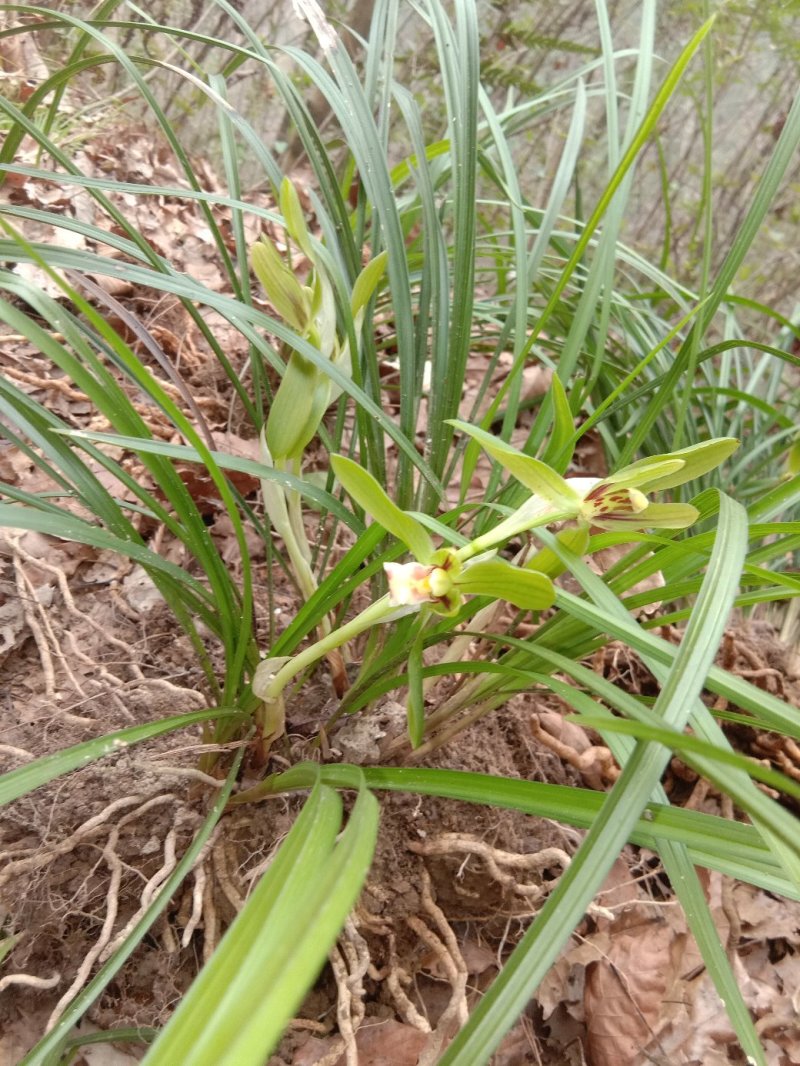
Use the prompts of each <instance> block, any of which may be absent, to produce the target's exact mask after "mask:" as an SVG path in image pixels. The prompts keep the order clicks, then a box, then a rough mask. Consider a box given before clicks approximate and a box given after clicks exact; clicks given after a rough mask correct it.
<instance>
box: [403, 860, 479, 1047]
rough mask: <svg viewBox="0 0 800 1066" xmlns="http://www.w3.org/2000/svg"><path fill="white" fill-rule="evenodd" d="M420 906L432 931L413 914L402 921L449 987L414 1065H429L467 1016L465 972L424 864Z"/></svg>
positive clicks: (450, 929) (451, 931)
mask: <svg viewBox="0 0 800 1066" xmlns="http://www.w3.org/2000/svg"><path fill="white" fill-rule="evenodd" d="M422 905H423V907H424V908H425V911H426V912H427V914H428V915H429V916H430V918H431V919H432V920H433V924H434V925H435V927H436V932H434V931H433V930H432V929H430V928H429V927H428V926H427V925H426V924H425V923H424V922H423V921H422V920H421V919H420V918H417V917H416V916H413V915H410V916H409V917H407V918H406V922H407V923H408V925H409V926H410V928H411V929H413V930H414V932H415V933H416V934H417V935H418V936H419V937H420V939H421V940H423V941H424V942H425V943H426V944H427V945H428V947H429V948H430V949H431V951H432V952H433V953H434V955H435V957H436V959H437V961H438V962H439V963H440V965H441V967H442V970H443V972H444V973H445V975H446V977H447V980H448V981H449V982H450V986H451V988H452V994H451V996H450V1002H449V1003H448V1004H447V1006H446V1007H445V1009H444V1010H443V1011H442V1014H441V1017H440V1018H439V1022H438V1024H437V1026H436V1028H435V1029H434V1031H433V1033H432V1035H431V1040H430V1043H429V1044H428V1046H427V1047H426V1048H425V1050H424V1051H423V1052H422V1054H421V1055H420V1057H419V1060H418V1066H433V1064H434V1063H436V1062H437V1061H438V1059H439V1053H440V1051H441V1049H442V1047H443V1045H444V1042H445V1040H447V1039H448V1037H450V1036H451V1035H452V1032H453V1030H454V1028H455V1027H456V1026H461V1025H464V1024H465V1023H466V1021H467V1018H468V1017H469V1006H468V1004H467V977H468V971H467V964H466V963H465V962H464V958H463V956H462V954H461V951H460V950H459V947H458V941H457V940H456V936H455V933H454V932H453V930H452V928H451V926H450V924H449V922H448V921H447V918H446V917H445V916H444V913H443V912H442V910H441V909H440V907H439V906H438V905H437V904H436V901H435V900H434V898H433V896H432V894H431V879H430V875H429V874H428V871H427V870H426V869H425V867H424V866H423V867H422Z"/></svg>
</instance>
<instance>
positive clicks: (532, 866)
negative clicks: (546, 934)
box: [408, 833, 571, 901]
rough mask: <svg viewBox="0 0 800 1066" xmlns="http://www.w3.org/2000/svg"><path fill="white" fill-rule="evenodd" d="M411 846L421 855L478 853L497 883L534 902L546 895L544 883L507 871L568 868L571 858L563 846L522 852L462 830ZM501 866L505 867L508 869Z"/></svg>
mask: <svg viewBox="0 0 800 1066" xmlns="http://www.w3.org/2000/svg"><path fill="white" fill-rule="evenodd" d="M408 847H409V850H411V851H414V852H416V853H417V854H418V855H461V854H463V853H465V852H466V853H467V854H468V855H477V856H478V857H479V858H480V859H481V860H482V861H483V862H484V864H485V865H486V869H487V871H488V872H489V874H490V875H491V877H492V878H493V879H494V880H495V881H496V882H497V883H498V884H500V885H503V887H504V888H510V889H511V890H512V891H513V892H516V893H517V894H518V895H520V896H524V897H525V898H526V899H528V900H532V901H536V900H538V899H540V898H541V897H542V896H543V895H544V894H545V889H544V888H543V887H542V885H541V884H540V883H537V884H521V883H520V882H519V881H518V880H517V878H516V876H515V875H514V874H512V873H508V872H506V870H523V871H525V872H529V871H531V872H534V873H541V872H542V871H543V870H548V869H550V868H551V867H553V866H559V867H560V868H561V869H562V870H566V868H567V867H568V866H569V864H570V861H571V860H570V857H569V855H568V854H567V853H566V852H565V851H562V849H561V848H542V850H541V851H537V852H533V853H532V854H530V855H519V854H517V853H516V852H510V851H501V850H500V849H499V848H493V847H492V846H491V845H490V844H487V843H486V841H484V840H478V839H477V838H476V837H472V836H469V835H467V834H463V833H443V834H442V835H441V836H438V837H433V838H431V839H430V840H426V841H423V842H418V841H411V842H410V843H409V845H408ZM502 867H506V870H503V869H502Z"/></svg>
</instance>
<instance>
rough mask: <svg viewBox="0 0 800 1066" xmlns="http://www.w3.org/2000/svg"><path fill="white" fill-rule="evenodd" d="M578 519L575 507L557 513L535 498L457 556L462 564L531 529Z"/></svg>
mask: <svg viewBox="0 0 800 1066" xmlns="http://www.w3.org/2000/svg"><path fill="white" fill-rule="evenodd" d="M533 501H535V502H533ZM575 517H576V509H575V508H574V507H573V508H571V509H567V510H565V511H557V510H555V508H554V507H553V505H552V504H551V503H548V502H547V500H543V499H542V498H541V497H537V496H533V497H531V499H530V500H528V501H527V502H526V503H524V504H523V505H522V507H520V508H518V509H517V510H516V511H514V513H513V514H511V515H509V516H508V518H506V519H504V520H503V521H502V522H501V523H500V525H499V526H495V527H494V529H490V530H489V531H488V533H484V534H483V536H481V537H476V538H475V540H471V541H470V542H469V544H465V545H464V547H463V548H459V549H458V551H457V552H456V555H457V556H458V558H459V559H460V560H461V562H462V563H463V562H466V560H467V559H472V558H473V557H474V556H476V555H480V553H481V552H485V551H488V550H489V549H490V548H494V547H496V546H497V545H498V544H502V543H504V542H505V541H507V540H510V539H511V538H512V537H516V536H517V535H518V534H520V533H527V531H528V530H529V529H535V528H536V527H537V526H549V525H552V524H553V523H554V522H565V521H568V520H569V519H571V518H575Z"/></svg>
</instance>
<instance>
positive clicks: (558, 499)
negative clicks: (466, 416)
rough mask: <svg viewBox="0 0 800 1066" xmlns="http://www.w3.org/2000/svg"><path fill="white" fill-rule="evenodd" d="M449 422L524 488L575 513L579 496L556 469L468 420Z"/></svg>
mask: <svg viewBox="0 0 800 1066" xmlns="http://www.w3.org/2000/svg"><path fill="white" fill-rule="evenodd" d="M448 422H449V423H450V425H451V426H455V427H456V429H460V430H461V432H462V433H466V434H467V435H468V436H470V437H472V438H473V440H476V441H477V442H478V444H480V446H481V447H482V448H483V449H484V450H485V451H486V452H488V453H489V455H491V457H492V458H493V459H496V460H497V462H498V463H500V465H501V466H502V467H504V468H505V469H506V470H508V472H509V473H510V474H512V475H513V476H514V477H515V478H516V479H517V481H519V482H521V483H522V484H523V485H524V486H525V488H527V489H530V491H531V492H533V493H535V494H536V495H537V496H541V497H542V498H543V499H545V500H547V501H548V502H549V503H552V504H554V505H555V506H556V507H557V508H558V509H559V510H560V511H574V512H575V513H576V514H577V512H578V510H579V508H580V503H581V498H580V496H579V495H578V493H577V492H575V490H574V489H572V488H570V486H569V485H568V484H567V483H566V481H565V480H564V478H563V477H561V475H560V474H557V473H556V472H555V470H551V468H550V467H549V466H547V465H546V464H545V463H543V462H541V461H540V460H539V459H534V458H533V456H531V455H524V454H523V453H522V452H520V451H518V450H517V449H516V448H512V447H511V445H510V444H506V443H505V441H502V440H498V438H497V437H493V436H492V434H491V433H487V432H486V431H485V430H483V429H479V428H478V427H477V426H471V425H470V424H469V423H468V422H462V421H461V420H460V419H457V418H452V419H448Z"/></svg>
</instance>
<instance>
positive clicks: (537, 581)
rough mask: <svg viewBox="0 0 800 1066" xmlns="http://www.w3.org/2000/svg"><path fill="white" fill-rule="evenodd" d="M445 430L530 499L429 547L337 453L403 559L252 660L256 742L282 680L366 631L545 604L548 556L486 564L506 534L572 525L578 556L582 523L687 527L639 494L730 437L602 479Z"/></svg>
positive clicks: (685, 507)
mask: <svg viewBox="0 0 800 1066" xmlns="http://www.w3.org/2000/svg"><path fill="white" fill-rule="evenodd" d="M452 424H453V425H455V426H456V427H457V428H458V429H460V430H462V431H463V432H464V433H466V434H468V435H469V436H470V437H472V438H473V439H474V440H476V441H477V442H478V443H480V444H481V446H482V447H483V448H484V449H485V450H486V451H487V452H488V453H489V455H490V456H492V458H494V459H496V460H497V462H499V463H500V464H501V465H502V466H503V467H504V468H505V469H506V470H507V471H508V472H509V473H510V474H512V475H513V476H514V477H515V478H516V479H517V480H518V481H520V482H521V483H522V484H523V485H524V486H525V487H526V488H527V489H529V490H530V491H531V493H532V495H531V496H530V498H529V499H528V500H526V501H525V503H523V504H522V506H521V507H519V508H517V509H516V510H515V511H514V512H513V513H512V514H511V515H509V516H508V517H507V518H505V519H503V520H502V521H501V522H499V523H498V524H497V525H496V526H495V527H494V528H493V529H491V530H489V531H488V532H487V533H484V534H482V535H481V536H479V537H476V538H475V539H473V540H471V541H468V542H467V543H466V544H464V545H462V546H460V547H457V548H454V547H450V546H446V547H440V548H437V547H436V546H435V545H434V542H433V540H432V539H431V536H430V534H429V533H428V531H427V529H426V528H425V526H424V525H423V524H422V523H421V522H420V521H419V519H418V518H416V517H415V516H414V515H413V514H411V513H410V512H408V511H403V510H401V509H400V508H399V507H398V506H397V505H396V504H395V503H394V502H393V501H392V500H391V499H390V498H389V496H387V494H386V493H385V492H384V490H383V488H382V487H381V486H380V484H379V483H378V482H377V481H376V480H375V478H374V477H373V476H372V475H371V474H370V473H369V472H368V471H367V470H365V469H364V468H363V467H361V466H360V465H359V464H358V463H355V462H353V460H351V459H347V458H345V457H344V456H341V455H335V456H332V458H331V464H332V466H333V470H334V472H335V474H336V476H337V478H338V479H339V482H340V483H341V485H342V486H343V487H344V488H345V489H346V490H347V492H348V493H349V494H350V496H351V497H352V498H353V499H354V500H355V502H356V503H358V504H359V505H360V506H361V507H363V508H364V510H365V511H366V512H367V513H368V514H370V515H371V516H372V517H373V518H374V520H375V521H376V522H378V523H379V525H381V526H383V528H384V529H385V530H386V531H387V532H388V533H390V534H392V535H393V536H394V537H396V538H397V539H398V540H400V541H401V542H402V543H403V544H405V546H406V547H407V548H408V550H409V552H410V554H411V556H412V558H411V559H410V560H409V561H408V562H403V563H397V562H391V563H384V570H385V573H386V578H387V581H388V585H389V591H388V593H387V594H386V595H384V596H382V597H381V598H380V599H378V600H376V601H375V602H374V603H372V604H370V605H369V606H368V607H367V608H366V609H365V610H363V611H362V612H361V613H360V614H359V615H357V616H356V617H355V618H354V619H352V621H350V622H347V623H345V624H344V625H342V626H340V627H339V628H338V629H336V630H335V631H333V632H330V633H328V634H326V635H325V636H323V637H322V639H320V640H318V641H317V642H316V643H315V644H313V645H311V646H310V647H309V648H306V649H305V650H304V651H301V652H299V653H298V654H297V655H294V656H291V657H283V658H280V659H265V660H263V661H262V662H261V663H260V664H259V666H258V668H257V670H256V674H255V678H254V680H253V692H254V694H255V695H256V696H258V697H259V698H260V699H261V700H262V701H263V713H262V716H261V721H262V729H263V731H264V737H265V739H267V740H268V739H269V737H271V736H272V737H274V736H277V735H280V733H281V732H282V731H283V713H284V709H283V691H284V689H285V688H286V686H287V685H288V684H289V682H290V681H291V680H292V679H293V678H294V677H296V676H297V675H298V674H299V673H300V672H301V671H302V670H304V669H306V668H307V667H308V666H310V665H312V664H313V663H314V662H316V661H317V660H318V659H320V658H321V657H322V656H324V655H327V654H329V653H330V651H331V650H333V649H335V648H338V647H340V646H341V645H342V644H344V643H345V642H346V641H349V640H352V639H353V638H354V637H356V636H358V635H359V634H360V633H363V632H364V631H365V630H367V629H369V628H371V627H372V626H375V625H378V624H383V623H386V622H390V621H393V620H395V619H398V618H401V617H403V616H405V615H407V614H410V613H412V612H416V611H429V612H433V613H434V614H437V615H444V616H453V615H455V614H457V613H458V611H459V609H460V607H461V606H462V604H463V602H464V597H465V596H485V597H490V598H491V599H492V600H493V601H497V600H506V601H507V602H508V603H510V604H512V605H513V606H514V607H517V608H519V609H522V610H532V611H541V610H545V609H547V608H548V607H551V606H552V605H553V603H554V602H555V588H554V586H553V583H552V580H551V576H550V575H551V574H552V575H555V573H557V572H558V565H557V561H556V560H555V559H549V558H548V559H547V562H545V557H547V556H548V553H547V552H544V553H540V555H538V556H535V557H534V558H533V559H532V560H530V561H529V562H528V563H527V564H526V565H524V566H518V565H514V564H513V563H510V562H506V561H505V560H504V559H498V558H496V552H497V550H498V548H499V547H500V546H501V545H503V544H505V543H506V542H507V541H508V540H510V539H511V538H512V537H515V536H518V535H519V534H520V533H524V532H526V531H528V530H531V529H534V528H536V527H542V526H548V525H552V524H554V523H564V522H568V523H574V524H573V525H572V526H571V528H567V529H566V530H562V531H561V534H560V536H561V538H562V541H563V542H564V543H566V544H567V545H568V546H569V547H570V548H571V549H572V550H573V551H575V550H577V551H580V552H583V551H584V550H585V548H586V545H587V542H588V534H589V529H590V528H591V527H600V528H602V529H609V530H625V531H630V532H634V531H637V530H644V529H654V528H656V529H673V530H677V529H684V528H686V527H687V526H689V525H691V524H692V523H693V522H695V521H696V520H697V518H698V516H699V512H698V511H697V509H696V508H695V507H693V506H692V505H691V504H684V503H658V502H651V501H650V500H649V499H648V498H647V493H649V492H654V491H660V490H662V489H669V488H673V487H674V486H676V485H681V484H683V483H685V482H687V481H691V480H693V479H694V478H697V477H700V476H701V475H703V474H705V473H707V472H708V471H709V470H713V469H714V468H715V467H717V466H719V465H720V463H722V462H724V461H725V459H727V458H728V456H730V455H731V454H732V453H733V452H734V451H735V450H736V448H737V447H738V446H739V442H738V441H737V440H735V439H734V438H730V437H721V438H716V439H713V440H709V441H705V442H704V443H702V444H696V445H693V446H691V447H689V448H683V449H681V450H679V451H675V452H671V453H669V454H666V455H657V456H653V457H651V458H649V459H643V460H640V461H639V462H636V463H633V464H631V465H630V466H627V467H625V468H624V469H622V470H619V471H617V472H616V473H615V474H612V475H610V476H609V477H606V478H563V477H561V476H560V475H559V474H557V473H556V472H555V471H554V470H552V469H551V468H550V467H549V466H547V464H546V463H543V462H541V461H540V460H538V459H535V458H533V457H532V456H528V455H525V454H524V453H522V452H520V451H518V450H517V449H516V448H513V447H511V445H509V444H506V443H505V442H504V441H501V440H499V439H498V438H496V437H494V436H492V435H491V434H490V433H487V432H485V431H484V430H482V429H479V428H477V427H475V426H471V425H469V424H467V423H465V422H460V421H453V423H452ZM554 563H555V565H553V564H554ZM545 571H548V572H545Z"/></svg>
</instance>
